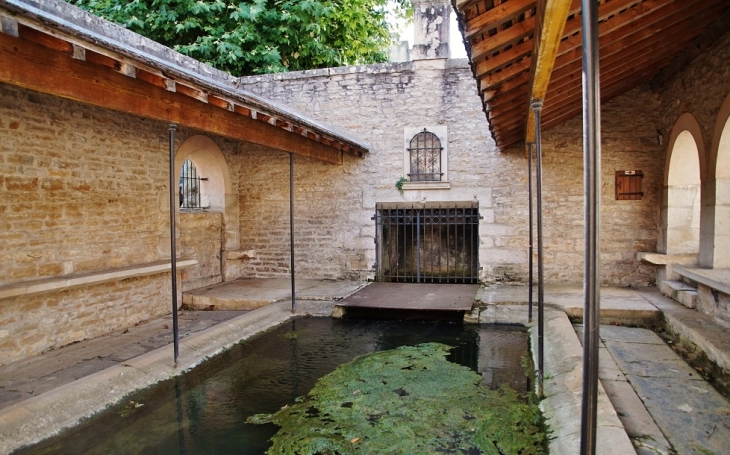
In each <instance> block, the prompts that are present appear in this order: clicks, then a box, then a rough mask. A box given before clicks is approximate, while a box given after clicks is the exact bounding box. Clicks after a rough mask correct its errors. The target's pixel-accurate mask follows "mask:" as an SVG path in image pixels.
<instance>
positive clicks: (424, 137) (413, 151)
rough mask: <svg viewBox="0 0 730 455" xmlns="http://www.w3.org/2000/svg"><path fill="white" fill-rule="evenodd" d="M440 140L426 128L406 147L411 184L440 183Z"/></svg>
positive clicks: (441, 174)
mask: <svg viewBox="0 0 730 455" xmlns="http://www.w3.org/2000/svg"><path fill="white" fill-rule="evenodd" d="M443 149H444V148H443V147H441V140H440V139H439V138H438V136H436V135H435V134H434V133H432V132H430V131H428V130H427V129H426V128H424V129H423V131H421V132H420V133H418V134H416V135H415V136H413V138H412V139H411V142H410V143H409V146H408V152H409V154H410V161H411V172H410V174H408V177H409V178H410V180H411V181H412V182H423V181H441V177H442V176H443V175H444V174H443V172H441V151H442V150H443Z"/></svg>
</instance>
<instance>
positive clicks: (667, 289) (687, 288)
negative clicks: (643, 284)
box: [659, 280, 697, 308]
mask: <svg viewBox="0 0 730 455" xmlns="http://www.w3.org/2000/svg"><path fill="white" fill-rule="evenodd" d="M659 290H660V291H661V293H662V294H664V295H666V296H667V297H671V298H673V299H674V300H676V301H677V302H679V303H681V304H682V305H684V306H686V307H687V308H695V307H696V306H697V288H696V287H694V286H691V285H689V284H687V283H684V282H682V281H670V280H667V281H662V283H661V284H660V285H659Z"/></svg>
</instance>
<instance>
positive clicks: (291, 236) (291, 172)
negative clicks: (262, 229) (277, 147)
mask: <svg viewBox="0 0 730 455" xmlns="http://www.w3.org/2000/svg"><path fill="white" fill-rule="evenodd" d="M289 244H290V245H291V253H290V257H291V312H292V313H293V312H294V306H295V304H296V301H297V296H296V286H295V284H296V282H295V280H294V154H293V153H289Z"/></svg>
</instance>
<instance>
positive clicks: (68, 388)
mask: <svg viewBox="0 0 730 455" xmlns="http://www.w3.org/2000/svg"><path fill="white" fill-rule="evenodd" d="M292 317H294V314H292V313H291V308H290V307H289V305H286V304H285V303H283V302H282V303H274V304H271V305H268V306H266V307H263V308H260V309H258V310H254V311H251V312H250V313H246V314H243V315H241V316H238V317H236V318H234V319H231V320H229V321H226V322H224V323H222V324H218V325H216V326H214V327H211V328H209V329H207V330H204V331H202V332H199V333H197V334H194V335H191V336H189V337H186V338H183V339H182V340H181V341H180V355H179V358H178V363H179V367H178V368H174V365H173V347H172V345H168V346H164V347H162V348H159V349H156V350H154V351H150V352H148V353H146V354H143V355H141V356H138V357H135V358H133V359H130V360H128V361H126V362H123V363H121V364H119V365H115V366H112V367H110V368H107V369H105V370H102V371H99V372H97V373H94V374H91V375H89V376H86V377H83V378H80V379H78V380H76V381H74V382H71V383H69V384H66V385H64V386H61V387H58V388H56V389H53V390H50V391H48V392H46V393H43V394H40V395H38V396H35V397H33V398H30V399H28V400H25V401H22V402H20V403H17V404H15V405H12V406H9V407H7V408H4V409H2V410H0V453H10V452H13V451H15V450H18V449H20V448H22V447H26V446H29V445H31V444H35V443H37V442H40V441H42V440H44V439H47V438H49V437H51V436H54V435H56V434H58V433H60V432H61V431H63V430H65V429H67V428H70V427H72V426H74V425H76V424H78V423H79V422H81V421H82V420H84V419H87V418H89V417H91V416H93V415H94V414H97V413H99V412H101V411H103V410H104V409H106V408H108V407H110V406H112V405H114V404H116V403H119V402H120V401H121V400H123V399H124V398H125V397H126V396H129V395H131V394H132V393H134V392H137V391H139V390H141V389H144V388H146V387H149V386H151V385H154V384H156V383H158V382H160V381H164V380H166V379H170V378H173V377H175V376H177V375H180V374H182V373H185V372H186V371H189V370H191V369H192V368H194V367H196V366H197V365H199V364H200V363H202V362H204V361H205V360H207V359H209V358H211V357H213V356H215V355H217V354H219V353H221V352H223V351H225V350H226V349H229V348H230V347H231V346H233V345H235V344H236V343H238V342H240V341H243V340H246V339H248V338H251V337H252V336H254V335H257V334H259V333H261V332H264V331H266V330H268V329H270V328H272V327H274V326H277V325H279V324H281V323H283V322H285V321H287V320H289V319H291V318H292Z"/></svg>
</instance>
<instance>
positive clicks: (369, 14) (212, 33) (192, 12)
mask: <svg viewBox="0 0 730 455" xmlns="http://www.w3.org/2000/svg"><path fill="white" fill-rule="evenodd" d="M69 1H70V2H71V3H73V4H75V5H77V6H80V7H81V8H84V9H86V10H88V11H90V12H91V13H93V14H96V15H98V16H101V17H103V18H105V19H107V20H110V21H112V22H116V23H118V24H120V25H123V26H124V27H126V28H128V29H129V30H132V31H134V32H136V33H139V34H140V35H144V36H146V37H148V38H150V39H153V40H154V41H157V42H158V43H161V44H164V45H165V46H168V47H171V48H173V49H175V50H176V51H178V52H180V53H182V54H185V55H188V56H190V57H193V58H195V59H197V60H200V61H202V62H205V63H208V64H209V65H212V66H214V67H216V68H218V69H221V70H223V71H226V72H228V73H230V74H233V75H237V76H241V75H248V74H259V73H275V72H282V71H296V70H303V69H312V68H326V67H333V66H341V65H352V64H359V63H377V62H383V61H385V60H386V59H387V51H388V48H389V46H390V44H391V32H392V31H393V27H392V25H391V24H390V23H389V22H388V20H387V19H388V14H389V13H388V10H387V8H386V6H387V4H388V0H241V1H232V0H131V1H128V0H69ZM409 6H410V5H409V2H408V0H398V1H396V2H395V14H396V15H400V16H401V17H406V16H407V15H408V8H409Z"/></svg>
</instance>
